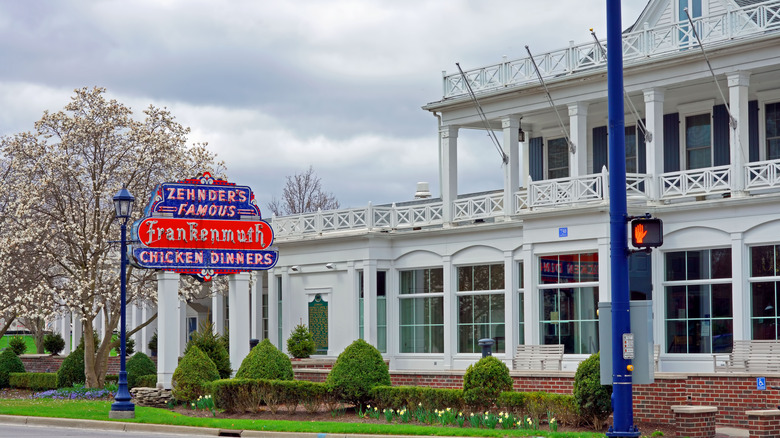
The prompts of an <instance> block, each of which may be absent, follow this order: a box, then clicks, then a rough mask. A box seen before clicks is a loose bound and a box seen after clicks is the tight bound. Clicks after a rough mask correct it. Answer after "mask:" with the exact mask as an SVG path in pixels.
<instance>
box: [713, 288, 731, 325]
mask: <svg viewBox="0 0 780 438" xmlns="http://www.w3.org/2000/svg"><path fill="white" fill-rule="evenodd" d="M732 308H733V304H732V299H731V285H730V284H713V285H712V317H713V318H731V317H732V316H734V311H733V310H732Z"/></svg>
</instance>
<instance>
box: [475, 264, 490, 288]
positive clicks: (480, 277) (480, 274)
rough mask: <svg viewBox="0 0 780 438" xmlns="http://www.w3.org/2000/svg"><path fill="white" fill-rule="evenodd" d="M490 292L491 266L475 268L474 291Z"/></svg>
mask: <svg viewBox="0 0 780 438" xmlns="http://www.w3.org/2000/svg"><path fill="white" fill-rule="evenodd" d="M472 290H490V266H488V265H479V266H474V289H472Z"/></svg>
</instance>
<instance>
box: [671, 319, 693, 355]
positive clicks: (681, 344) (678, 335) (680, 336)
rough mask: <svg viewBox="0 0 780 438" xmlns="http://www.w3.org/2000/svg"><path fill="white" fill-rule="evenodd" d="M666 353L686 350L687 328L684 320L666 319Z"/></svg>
mask: <svg viewBox="0 0 780 438" xmlns="http://www.w3.org/2000/svg"><path fill="white" fill-rule="evenodd" d="M666 345H667V349H666V352H667V353H687V352H688V330H687V328H686V324H685V322H684V321H668V322H667V323H666Z"/></svg>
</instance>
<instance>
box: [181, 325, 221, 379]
mask: <svg viewBox="0 0 780 438" xmlns="http://www.w3.org/2000/svg"><path fill="white" fill-rule="evenodd" d="M221 338H222V336H221V335H219V334H216V333H214V328H213V326H212V325H211V323H210V322H205V323H203V324H201V325H200V327H199V328H198V330H197V331H195V332H193V333H192V335H191V338H190V341H189V342H187V348H185V349H184V354H187V351H189V349H190V348H191V347H192V346H196V347H198V348H199V349H200V351H202V352H204V353H206V356H208V357H209V359H211V361H212V362H214V365H216V366H217V371H219V378H220V379H227V378H230V375H231V374H233V368H232V367H231V366H230V353H229V352H228V349H227V348H225V344H224V342H223V341H222V339H221Z"/></svg>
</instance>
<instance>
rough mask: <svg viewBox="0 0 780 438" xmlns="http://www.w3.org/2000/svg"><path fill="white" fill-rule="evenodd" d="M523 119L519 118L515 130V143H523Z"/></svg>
mask: <svg viewBox="0 0 780 438" xmlns="http://www.w3.org/2000/svg"><path fill="white" fill-rule="evenodd" d="M522 122H523V119H522V118H520V121H519V122H518V126H519V127H518V128H517V142H518V143H523V142H524V141H525V132H524V131H523V126H522Z"/></svg>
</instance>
